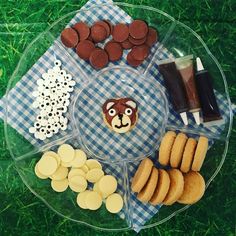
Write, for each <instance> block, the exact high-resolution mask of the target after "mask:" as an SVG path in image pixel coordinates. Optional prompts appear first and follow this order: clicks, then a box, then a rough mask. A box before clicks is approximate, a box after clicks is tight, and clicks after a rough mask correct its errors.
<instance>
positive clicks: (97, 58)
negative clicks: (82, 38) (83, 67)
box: [89, 48, 108, 69]
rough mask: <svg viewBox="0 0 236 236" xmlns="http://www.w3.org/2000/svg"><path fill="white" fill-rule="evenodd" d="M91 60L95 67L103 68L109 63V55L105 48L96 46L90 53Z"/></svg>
mask: <svg viewBox="0 0 236 236" xmlns="http://www.w3.org/2000/svg"><path fill="white" fill-rule="evenodd" d="M89 61H90V63H91V65H92V67H94V68H95V69H102V68H103V67H105V66H106V65H107V63H108V55H107V53H106V51H105V50H103V49H101V48H95V49H94V50H93V51H92V53H91V54H90V57H89Z"/></svg>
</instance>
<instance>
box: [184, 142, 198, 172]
mask: <svg viewBox="0 0 236 236" xmlns="http://www.w3.org/2000/svg"><path fill="white" fill-rule="evenodd" d="M196 146H197V141H196V140H195V139H193V138H189V139H188V141H187V143H186V146H185V148H184V154H183V158H182V162H181V166H180V170H181V171H182V172H184V173H187V172H189V170H190V169H191V165H192V162H193V156H194V153H195V149H196Z"/></svg>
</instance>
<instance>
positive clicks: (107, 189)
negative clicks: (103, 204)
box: [98, 175, 117, 195]
mask: <svg viewBox="0 0 236 236" xmlns="http://www.w3.org/2000/svg"><path fill="white" fill-rule="evenodd" d="M98 188H99V190H100V191H101V193H102V195H110V194H112V193H114V192H115V191H116V189H117V180H116V178H115V177H114V176H112V175H104V176H103V177H102V178H101V179H100V180H99V182H98Z"/></svg>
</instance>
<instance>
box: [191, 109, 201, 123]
mask: <svg viewBox="0 0 236 236" xmlns="http://www.w3.org/2000/svg"><path fill="white" fill-rule="evenodd" d="M193 117H194V120H195V122H196V124H197V125H200V123H201V122H200V114H199V111H197V112H193Z"/></svg>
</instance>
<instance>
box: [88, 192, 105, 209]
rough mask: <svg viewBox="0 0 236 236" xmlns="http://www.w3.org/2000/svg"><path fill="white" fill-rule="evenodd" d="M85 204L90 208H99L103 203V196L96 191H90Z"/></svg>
mask: <svg viewBox="0 0 236 236" xmlns="http://www.w3.org/2000/svg"><path fill="white" fill-rule="evenodd" d="M85 205H86V206H87V207H88V209H89V210H97V209H99V208H100V207H101V205H102V197H101V195H100V194H98V193H97V192H94V191H90V192H88V193H87V195H86V197H85Z"/></svg>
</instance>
